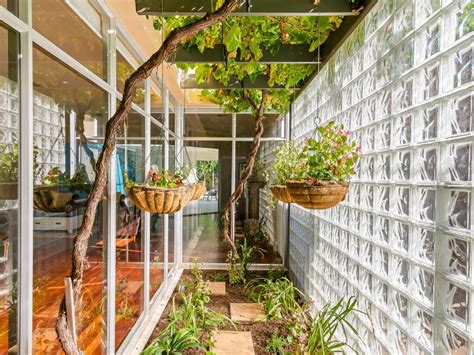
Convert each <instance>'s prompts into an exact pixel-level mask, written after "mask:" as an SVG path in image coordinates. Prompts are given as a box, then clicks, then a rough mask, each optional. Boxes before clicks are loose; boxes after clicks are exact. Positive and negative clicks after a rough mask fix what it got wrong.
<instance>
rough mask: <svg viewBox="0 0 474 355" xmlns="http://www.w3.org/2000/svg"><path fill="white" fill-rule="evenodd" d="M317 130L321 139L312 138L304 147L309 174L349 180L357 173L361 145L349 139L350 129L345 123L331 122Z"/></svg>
mask: <svg viewBox="0 0 474 355" xmlns="http://www.w3.org/2000/svg"><path fill="white" fill-rule="evenodd" d="M317 132H318V134H319V139H315V138H310V139H309V140H308V141H307V143H306V145H305V147H304V154H305V155H306V159H307V161H308V165H309V171H308V175H309V176H310V177H311V178H312V179H315V180H338V181H342V182H344V181H347V180H349V178H350V177H351V176H352V175H353V174H354V173H355V170H354V168H355V165H356V163H357V160H358V159H359V154H360V152H361V149H360V147H358V146H357V143H356V142H354V141H353V142H350V141H349V138H348V137H349V131H346V130H344V126H343V125H339V126H336V124H335V123H334V122H330V123H328V124H327V125H326V126H323V127H319V128H318V129H317Z"/></svg>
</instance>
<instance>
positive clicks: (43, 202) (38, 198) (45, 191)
mask: <svg viewBox="0 0 474 355" xmlns="http://www.w3.org/2000/svg"><path fill="white" fill-rule="evenodd" d="M73 196H74V194H73V193H72V192H67V191H60V190H59V188H58V186H44V185H41V186H35V188H34V192H33V207H34V208H35V209H36V210H40V211H43V212H49V213H54V212H67V210H68V208H69V206H70V203H71V201H72V199H73Z"/></svg>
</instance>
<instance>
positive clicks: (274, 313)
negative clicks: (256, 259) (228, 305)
mask: <svg viewBox="0 0 474 355" xmlns="http://www.w3.org/2000/svg"><path fill="white" fill-rule="evenodd" d="M247 290H248V296H249V299H250V300H252V301H254V302H257V303H263V305H264V307H265V313H266V315H267V318H269V319H280V318H283V317H285V316H288V315H290V314H292V313H295V312H297V311H299V310H301V305H300V303H299V302H298V298H303V297H304V295H303V293H302V292H301V291H300V290H298V289H297V288H296V287H295V286H294V285H293V282H291V281H290V280H288V279H287V278H286V277H282V278H280V279H278V280H270V279H267V278H256V279H253V280H252V281H251V282H250V283H249V284H248V286H247Z"/></svg>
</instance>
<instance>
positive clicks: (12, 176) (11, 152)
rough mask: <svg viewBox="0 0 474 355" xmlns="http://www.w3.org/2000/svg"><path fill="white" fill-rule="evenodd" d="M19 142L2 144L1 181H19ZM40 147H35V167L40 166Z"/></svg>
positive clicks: (0, 147)
mask: <svg viewBox="0 0 474 355" xmlns="http://www.w3.org/2000/svg"><path fill="white" fill-rule="evenodd" d="M18 154H19V147H18V143H7V144H0V182H18V171H19V165H18ZM37 161H38V148H37V147H34V148H33V169H34V170H36V169H37V167H38V163H37Z"/></svg>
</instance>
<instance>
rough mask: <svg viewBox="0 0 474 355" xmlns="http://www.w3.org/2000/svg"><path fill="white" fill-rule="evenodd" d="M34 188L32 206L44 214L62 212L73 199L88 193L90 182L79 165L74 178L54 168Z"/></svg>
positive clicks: (82, 166)
mask: <svg viewBox="0 0 474 355" xmlns="http://www.w3.org/2000/svg"><path fill="white" fill-rule="evenodd" d="M41 181H42V184H41V185H37V186H35V189H34V193H33V206H34V208H35V209H37V210H41V211H44V212H64V211H66V209H67V208H68V206H69V205H70V204H71V203H72V202H73V200H74V199H76V198H78V197H80V196H81V195H83V197H85V196H86V195H87V193H88V192H89V191H90V187H91V184H90V181H89V178H88V176H87V172H86V169H85V167H84V165H79V167H78V168H77V170H76V172H75V173H74V176H73V177H72V178H70V177H69V174H68V173H66V172H63V171H61V169H60V168H59V167H54V168H52V169H51V170H49V172H48V173H47V174H46V175H45V176H43V178H42V179H41Z"/></svg>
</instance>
